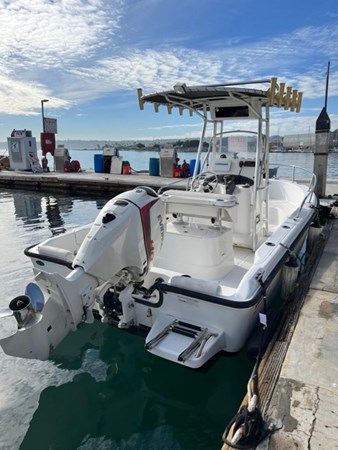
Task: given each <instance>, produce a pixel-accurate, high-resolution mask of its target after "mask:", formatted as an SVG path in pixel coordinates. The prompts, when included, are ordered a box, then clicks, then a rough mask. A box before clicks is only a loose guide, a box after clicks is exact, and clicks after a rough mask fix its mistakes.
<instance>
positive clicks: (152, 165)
mask: <svg viewBox="0 0 338 450" xmlns="http://www.w3.org/2000/svg"><path fill="white" fill-rule="evenodd" d="M149 175H151V176H153V177H158V176H159V175H160V158H150V159H149Z"/></svg>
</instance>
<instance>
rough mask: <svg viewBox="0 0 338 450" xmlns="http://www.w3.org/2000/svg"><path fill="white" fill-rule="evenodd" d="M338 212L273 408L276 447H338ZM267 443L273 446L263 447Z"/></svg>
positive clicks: (329, 449) (285, 449) (300, 449)
mask: <svg viewBox="0 0 338 450" xmlns="http://www.w3.org/2000/svg"><path fill="white" fill-rule="evenodd" d="M337 243H338V214H337V216H336V219H335V220H334V224H333V228H332V231H331V233H330V236H329V239H328V242H327V243H326V246H325V249H324V252H323V255H322V257H321V259H320V262H319V265H318V267H317V269H316V272H315V274H314V277H313V279H312V282H311V285H310V289H309V291H308V294H307V296H306V298H305V302H304V305H303V308H302V310H301V312H300V316H299V320H298V323H297V325H296V328H295V331H294V334H293V337H292V340H291V343H290V346H289V349H288V352H287V355H286V358H285V360H284V364H283V367H282V370H281V373H280V376H279V380H278V382H277V385H276V388H275V390H274V394H273V396H272V399H271V402H270V406H269V409H268V417H269V418H270V420H272V421H273V423H274V424H275V425H276V426H277V427H278V428H280V427H281V429H280V430H279V431H277V432H275V433H274V434H273V435H272V437H271V440H270V444H269V447H268V448H269V449H270V450H291V449H297V450H305V449H306V450H309V449H313V450H316V449H323V450H324V449H325V450H334V449H338V417H337V414H338V350H337V347H338V245H337ZM261 448H267V447H261Z"/></svg>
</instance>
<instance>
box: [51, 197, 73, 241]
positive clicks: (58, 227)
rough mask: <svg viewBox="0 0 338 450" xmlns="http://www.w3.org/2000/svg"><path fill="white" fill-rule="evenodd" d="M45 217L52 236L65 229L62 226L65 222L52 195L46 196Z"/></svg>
mask: <svg viewBox="0 0 338 450" xmlns="http://www.w3.org/2000/svg"><path fill="white" fill-rule="evenodd" d="M70 209H71V208H70ZM46 217H47V220H48V222H49V229H50V230H51V232H52V234H53V236H56V235H58V234H61V233H64V232H65V231H66V229H65V227H64V224H65V222H64V220H63V219H62V217H61V214H60V208H59V204H58V202H57V200H56V198H54V197H47V198H46Z"/></svg>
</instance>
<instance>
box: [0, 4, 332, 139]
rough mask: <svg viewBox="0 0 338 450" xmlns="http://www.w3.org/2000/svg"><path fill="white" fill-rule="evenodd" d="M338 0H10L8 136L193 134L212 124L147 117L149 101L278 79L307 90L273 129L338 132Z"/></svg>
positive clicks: (4, 84) (2, 93)
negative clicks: (207, 87)
mask: <svg viewBox="0 0 338 450" xmlns="http://www.w3.org/2000/svg"><path fill="white" fill-rule="evenodd" d="M337 19H338V5H337V1H336V0H321V1H318V0H296V1H295V0H292V1H291V0H283V1H280V0H179V1H178V0H0V141H5V140H6V138H7V137H8V136H9V135H10V133H11V131H12V129H13V128H15V129H28V130H32V132H33V136H35V137H37V139H38V138H39V135H40V132H41V131H42V120H41V100H42V99H48V100H49V101H48V102H46V103H44V110H45V116H46V117H52V118H57V121H58V134H57V139H60V140H65V139H84V140H89V139H93V140H113V141H115V140H116V141H118V140H144V139H150V140H156V139H160V138H162V139H169V138H170V139H172V138H180V139H181V138H193V137H196V136H198V135H199V132H200V128H201V121H200V119H199V118H198V117H190V116H189V114H187V113H186V114H184V115H183V116H179V114H178V112H176V113H173V114H172V115H168V114H167V112H166V109H164V108H163V110H162V109H160V112H159V113H158V114H155V113H154V110H153V108H152V106H151V105H146V106H145V110H144V111H140V109H139V106H138V100H137V88H139V87H141V88H142V89H143V92H144V93H145V94H149V93H152V92H155V91H159V90H168V89H172V87H173V86H174V84H176V83H177V82H185V83H186V84H187V85H188V86H189V85H199V84H214V83H225V82H233V81H246V80H255V79H261V78H270V77H272V76H277V77H278V80H279V81H285V82H286V83H287V85H288V86H292V87H293V88H295V89H298V90H300V91H302V92H303V103H302V110H301V112H300V113H299V114H296V113H289V112H285V111H284V110H280V109H277V110H275V111H273V110H272V111H271V134H277V133H279V134H281V135H286V134H298V133H310V132H311V133H312V132H314V131H315V123H316V119H317V117H318V115H319V113H320V111H321V109H322V108H323V106H324V101H325V100H324V98H325V97H324V96H325V80H326V71H327V64H328V61H330V65H331V68H330V84H329V99H328V108H327V111H328V113H329V116H330V119H331V130H334V129H336V128H337V127H338V101H337V100H338V99H337V97H338V70H337V67H338V50H337V49H338V46H337V42H338V39H337V37H338V20H337Z"/></svg>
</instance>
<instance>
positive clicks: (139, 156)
mask: <svg viewBox="0 0 338 450" xmlns="http://www.w3.org/2000/svg"><path fill="white" fill-rule="evenodd" d="M70 154H71V157H72V159H76V160H78V161H80V164H81V167H82V168H83V169H85V170H87V169H94V155H95V154H97V150H95V151H94V150H71V151H70ZM119 154H120V156H122V157H123V159H124V160H127V161H130V165H131V168H132V169H133V170H136V171H139V170H149V161H150V159H153V158H160V154H159V152H156V151H154V152H152V151H137V150H120V151H119ZM202 155H203V157H204V156H205V153H202ZM227 155H228V157H232V153H228V154H227ZM254 156H255V155H254V153H248V152H243V153H238V154H237V157H238V158H241V157H243V158H254ZM178 157H179V159H180V160H179V164H183V161H184V160H185V161H186V162H187V163H189V164H191V163H192V164H194V162H195V161H196V155H195V153H191V152H180V151H179V152H178ZM202 160H203V158H202ZM270 164H271V166H272V167H274V166H278V165H280V167H279V168H278V172H277V173H278V175H280V176H290V173H291V172H290V170H289V169H287V168H284V167H283V166H282V164H288V165H294V166H299V167H303V168H304V169H305V170H306V171H307V172H308V174H306V173H304V172H301V171H296V176H297V174H298V175H301V174H303V176H302V177H303V178H309V173H310V172H313V153H296V152H295V153H291V152H287V153H270ZM50 165H51V163H50ZM327 177H328V178H329V179H330V178H336V179H337V178H338V152H334V153H329V155H328V168H327Z"/></svg>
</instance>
